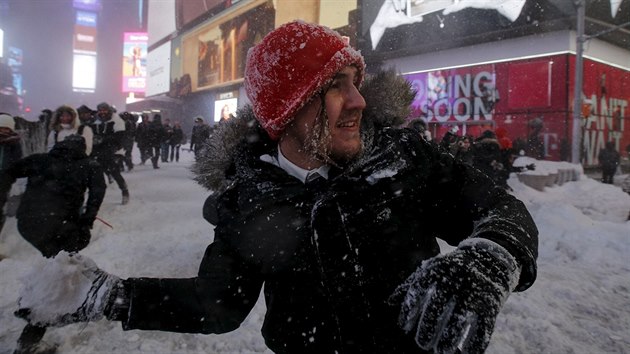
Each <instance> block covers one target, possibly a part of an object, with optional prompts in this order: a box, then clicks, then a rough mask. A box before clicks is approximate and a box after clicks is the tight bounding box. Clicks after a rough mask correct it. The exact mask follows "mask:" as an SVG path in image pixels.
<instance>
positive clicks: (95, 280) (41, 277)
mask: <svg viewBox="0 0 630 354" xmlns="http://www.w3.org/2000/svg"><path fill="white" fill-rule="evenodd" d="M44 262H45V264H39V265H38V266H35V268H33V270H32V271H31V273H32V274H30V275H29V276H27V277H25V278H23V279H24V280H23V282H24V284H23V287H22V289H21V291H20V299H19V301H18V303H19V306H20V308H19V309H18V310H17V311H16V312H15V315H16V316H18V317H21V318H24V319H26V320H27V321H28V322H29V323H32V324H35V325H40V326H46V327H61V326H65V325H68V324H71V323H76V322H88V321H97V320H99V319H101V318H103V316H104V314H105V312H106V310H109V308H110V307H112V306H113V305H114V300H115V299H116V298H115V295H116V294H117V289H118V287H119V286H120V285H121V284H122V280H120V278H118V277H117V276H114V275H111V274H108V273H106V272H104V271H103V270H101V269H99V268H98V267H97V266H96V264H95V263H94V262H93V261H92V260H91V259H89V258H87V257H84V256H81V255H78V254H68V253H67V252H65V251H64V252H60V253H59V254H58V255H57V256H56V257H55V258H54V259H52V260H51V259H46V260H45V261H44Z"/></svg>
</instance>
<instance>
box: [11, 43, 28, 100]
mask: <svg viewBox="0 0 630 354" xmlns="http://www.w3.org/2000/svg"><path fill="white" fill-rule="evenodd" d="M23 61H24V60H23V57H22V49H20V48H16V47H9V54H8V60H7V64H8V65H9V67H10V68H11V72H12V73H13V87H15V93H16V94H18V95H19V96H21V95H22V62H23Z"/></svg>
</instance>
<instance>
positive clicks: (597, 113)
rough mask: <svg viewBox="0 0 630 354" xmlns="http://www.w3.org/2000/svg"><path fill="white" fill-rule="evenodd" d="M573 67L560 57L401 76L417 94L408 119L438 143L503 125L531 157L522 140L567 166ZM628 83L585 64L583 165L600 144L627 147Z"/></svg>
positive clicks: (610, 70) (627, 76) (615, 72)
mask: <svg viewBox="0 0 630 354" xmlns="http://www.w3.org/2000/svg"><path fill="white" fill-rule="evenodd" d="M573 62H574V57H573V56H570V55H568V54H565V55H555V56H548V57H540V58H533V59H527V60H518V61H510V62H501V63H492V64H483V65H474V66H469V67H462V68H453V69H445V70H435V71H430V72H421V73H414V74H406V75H404V77H405V78H406V79H407V80H408V81H409V82H410V83H411V84H412V86H413V87H414V88H415V89H416V90H417V95H416V98H415V100H414V101H413V104H412V105H413V113H412V116H411V118H422V119H423V120H425V121H426V122H427V123H429V127H430V129H431V132H432V133H433V136H434V137H435V138H436V139H438V140H439V139H440V138H441V137H442V136H443V135H444V134H445V133H446V132H447V131H451V132H456V134H458V135H471V136H473V137H476V136H478V135H479V134H480V133H481V132H483V131H484V130H486V129H496V128H498V127H503V128H505V129H506V130H507V131H508V136H509V138H510V139H511V140H512V141H514V142H515V146H517V147H522V148H523V149H524V150H526V152H527V153H529V154H530V155H532V154H534V153H533V151H529V150H528V149H530V148H531V146H528V142H529V143H531V141H538V142H540V143H541V145H542V148H541V149H539V150H538V151H537V152H536V156H535V157H537V158H543V159H550V160H560V159H562V160H567V159H569V158H570V156H569V154H570V146H571V143H572V142H571V141H570V138H571V129H572V112H571V108H572V99H571V96H572V92H573V87H572V86H573V84H572V82H573V75H574V74H573ZM606 78H608V79H606ZM629 85H630V72H628V71H625V70H622V69H618V68H615V67H612V66H609V65H605V64H601V63H597V62H593V61H589V60H586V61H585V66H584V95H585V97H586V98H587V101H588V102H589V104H590V107H592V108H590V113H589V115H588V117H587V118H586V119H585V120H584V121H583V123H584V129H583V130H584V139H583V143H584V149H583V150H584V151H583V157H584V163H585V164H586V165H591V164H596V163H597V161H596V156H597V153H598V152H599V149H601V148H602V147H603V146H604V143H605V142H606V141H609V140H613V141H615V143H616V146H617V147H618V150H619V151H623V150H625V147H626V146H627V145H628V144H630V133H628V132H627V129H625V124H624V117H626V118H625V120H628V118H627V117H628V115H629V110H628V107H627V103H628V100H630V88H629ZM591 102H594V103H591ZM626 123H627V122H626ZM628 124H630V123H628ZM530 145H531V144H530Z"/></svg>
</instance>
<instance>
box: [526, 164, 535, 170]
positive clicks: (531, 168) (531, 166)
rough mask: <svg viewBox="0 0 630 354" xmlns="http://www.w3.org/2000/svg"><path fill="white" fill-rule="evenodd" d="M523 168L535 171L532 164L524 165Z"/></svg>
mask: <svg viewBox="0 0 630 354" xmlns="http://www.w3.org/2000/svg"><path fill="white" fill-rule="evenodd" d="M525 168H526V169H528V170H530V171H533V170H535V169H536V165H534V164H533V163H530V164H529V165H525Z"/></svg>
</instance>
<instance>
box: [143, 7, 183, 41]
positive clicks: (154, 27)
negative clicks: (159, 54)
mask: <svg viewBox="0 0 630 354" xmlns="http://www.w3.org/2000/svg"><path fill="white" fill-rule="evenodd" d="M147 21H148V22H147V24H148V25H147V27H148V32H149V33H151V36H150V37H149V47H151V46H152V45H153V44H155V43H156V42H158V41H160V40H161V39H162V38H164V37H166V36H168V35H170V34H171V33H173V32H175V31H176V28H175V0H151V1H150V2H149V16H148V19H147Z"/></svg>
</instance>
